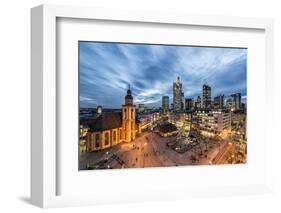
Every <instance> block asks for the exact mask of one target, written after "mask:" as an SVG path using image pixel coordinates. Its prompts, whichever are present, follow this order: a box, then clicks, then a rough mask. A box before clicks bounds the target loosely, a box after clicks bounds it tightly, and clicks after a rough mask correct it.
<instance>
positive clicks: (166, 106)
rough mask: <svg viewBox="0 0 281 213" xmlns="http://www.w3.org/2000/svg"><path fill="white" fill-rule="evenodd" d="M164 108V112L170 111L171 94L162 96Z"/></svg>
mask: <svg viewBox="0 0 281 213" xmlns="http://www.w3.org/2000/svg"><path fill="white" fill-rule="evenodd" d="M162 110H163V112H168V111H169V96H162Z"/></svg>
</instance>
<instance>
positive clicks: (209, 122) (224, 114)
mask: <svg viewBox="0 0 281 213" xmlns="http://www.w3.org/2000/svg"><path fill="white" fill-rule="evenodd" d="M192 127H193V128H194V129H197V130H199V131H200V133H201V134H202V135H204V136H215V135H219V134H221V133H222V132H223V131H229V132H230V130H231V114H230V112H228V111H226V110H198V111H195V112H194V113H193V118H192Z"/></svg>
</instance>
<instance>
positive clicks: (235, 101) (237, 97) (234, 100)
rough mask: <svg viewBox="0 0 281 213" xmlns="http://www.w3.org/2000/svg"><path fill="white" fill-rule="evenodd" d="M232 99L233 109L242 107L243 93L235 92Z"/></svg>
mask: <svg viewBox="0 0 281 213" xmlns="http://www.w3.org/2000/svg"><path fill="white" fill-rule="evenodd" d="M231 101H232V104H231V105H232V109H233V110H234V111H237V110H240V109H241V93H235V94H232V95H231Z"/></svg>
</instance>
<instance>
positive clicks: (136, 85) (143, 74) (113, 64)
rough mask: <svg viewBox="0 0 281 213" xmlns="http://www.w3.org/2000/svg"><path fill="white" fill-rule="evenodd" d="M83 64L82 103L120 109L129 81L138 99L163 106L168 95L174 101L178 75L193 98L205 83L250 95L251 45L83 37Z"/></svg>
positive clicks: (214, 90)
mask: <svg viewBox="0 0 281 213" xmlns="http://www.w3.org/2000/svg"><path fill="white" fill-rule="evenodd" d="M79 68H80V104H81V106H82V107H96V106H97V105H102V106H103V107H105V108H106V107H109V108H120V106H121V105H122V104H123V102H124V96H125V95H126V90H127V87H128V84H130V85H131V88H132V91H133V96H134V102H135V103H136V104H139V103H144V104H147V105H148V106H152V107H159V106H160V104H161V98H162V96H163V95H169V96H170V99H171V100H172V85H173V81H175V80H176V78H177V76H180V78H181V81H182V83H183V91H184V93H185V95H186V96H188V97H196V96H197V95H201V93H202V85H203V84H204V83H208V84H210V86H211V87H212V96H215V95H217V94H219V93H223V94H225V95H229V94H230V93H234V92H241V93H242V95H244V96H246V70H247V50H246V49H238V48H208V47H189V46H168V45H141V44H139V45H138V44H121V43H120V44H118V43H102V42H98V43H97V42H80V64H79ZM81 97H82V98H81Z"/></svg>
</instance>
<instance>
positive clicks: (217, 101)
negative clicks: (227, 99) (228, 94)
mask: <svg viewBox="0 0 281 213" xmlns="http://www.w3.org/2000/svg"><path fill="white" fill-rule="evenodd" d="M223 108H224V95H218V96H216V97H214V109H223Z"/></svg>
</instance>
